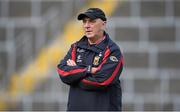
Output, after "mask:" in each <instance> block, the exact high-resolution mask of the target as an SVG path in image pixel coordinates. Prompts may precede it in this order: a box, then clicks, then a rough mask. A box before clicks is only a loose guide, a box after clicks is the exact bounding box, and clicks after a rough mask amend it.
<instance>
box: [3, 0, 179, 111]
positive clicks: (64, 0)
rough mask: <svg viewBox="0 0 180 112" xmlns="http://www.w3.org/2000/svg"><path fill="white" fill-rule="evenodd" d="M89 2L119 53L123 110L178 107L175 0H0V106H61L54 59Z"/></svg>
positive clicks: (78, 32)
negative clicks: (102, 15)
mask: <svg viewBox="0 0 180 112" xmlns="http://www.w3.org/2000/svg"><path fill="white" fill-rule="evenodd" d="M89 7H99V8H102V9H103V10H104V11H105V13H106V15H107V16H108V21H107V32H108V33H109V34H110V35H111V37H112V39H113V40H115V41H116V43H117V44H118V45H119V46H120V48H121V50H122V52H123V54H124V58H125V68H124V71H123V73H122V75H121V77H120V79H121V81H122V89H123V110H125V111H131V110H135V111H146V110H149V111H151V110H159V111H163V110H169V111H171V110H176V111H180V87H179V86H180V0H0V110H28V111H30V110H51V111H53V110H66V104H67V95H68V89H69V88H68V86H67V85H65V84H63V83H62V82H61V80H60V79H59V76H58V74H57V72H56V66H57V64H58V63H59V61H60V60H61V59H62V58H63V56H64V55H65V53H66V52H67V50H68V49H69V47H70V44H71V43H73V42H75V41H77V40H78V39H79V38H80V37H81V36H82V35H83V33H82V26H81V22H79V21H77V19H76V17H77V15H78V13H79V12H82V11H85V10H86V9H87V8H89Z"/></svg>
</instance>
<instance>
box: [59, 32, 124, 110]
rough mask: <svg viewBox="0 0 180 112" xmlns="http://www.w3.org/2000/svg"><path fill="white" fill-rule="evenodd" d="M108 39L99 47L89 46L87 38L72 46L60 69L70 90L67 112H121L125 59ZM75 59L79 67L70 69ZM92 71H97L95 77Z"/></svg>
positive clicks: (61, 76) (107, 37) (60, 74)
mask: <svg viewBox="0 0 180 112" xmlns="http://www.w3.org/2000/svg"><path fill="white" fill-rule="evenodd" d="M104 34H105V36H106V38H105V39H104V40H103V41H102V42H100V43H99V44H97V45H89V44H88V39H87V37H86V36H83V37H82V38H81V39H80V40H79V41H78V42H76V43H74V44H72V45H71V48H70V50H69V51H68V53H67V55H66V56H65V57H64V59H62V60H61V62H60V64H58V66H57V71H58V74H59V76H60V79H61V80H62V81H63V82H64V83H65V84H67V85H69V86H70V90H69V97H68V105H67V110H73V111H80V110H84V111H88V110H90V111H95V110H97V111H100V110H103V111H107V110H121V105H122V98H121V97H122V91H121V85H120V80H119V77H120V74H121V72H122V69H123V63H124V62H123V56H122V54H121V51H120V48H119V47H118V46H117V45H116V44H115V43H114V42H113V41H112V40H111V39H110V37H109V35H108V34H107V33H106V32H104ZM68 59H72V60H74V61H75V62H76V64H77V66H68V65H67V64H66V61H67V60H68ZM91 67H97V68H98V70H97V71H96V73H95V74H91V73H90V69H91Z"/></svg>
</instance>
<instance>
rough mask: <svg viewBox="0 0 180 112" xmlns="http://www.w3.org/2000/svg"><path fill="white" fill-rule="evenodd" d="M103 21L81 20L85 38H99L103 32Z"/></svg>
mask: <svg viewBox="0 0 180 112" xmlns="http://www.w3.org/2000/svg"><path fill="white" fill-rule="evenodd" d="M105 24H106V22H105V21H102V20H101V19H99V18H98V19H90V18H88V17H85V18H84V19H83V29H84V32H85V35H86V36H87V38H93V37H96V36H99V34H100V33H102V32H103V30H104V28H105Z"/></svg>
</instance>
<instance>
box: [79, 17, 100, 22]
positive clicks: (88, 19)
mask: <svg viewBox="0 0 180 112" xmlns="http://www.w3.org/2000/svg"><path fill="white" fill-rule="evenodd" d="M93 20H95V21H99V22H100V21H102V20H101V19H99V18H96V19H92V18H89V17H84V18H83V19H82V21H93Z"/></svg>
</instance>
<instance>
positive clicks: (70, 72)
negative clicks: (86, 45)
mask: <svg viewBox="0 0 180 112" xmlns="http://www.w3.org/2000/svg"><path fill="white" fill-rule="evenodd" d="M75 54H76V47H75V44H73V45H71V48H70V50H69V51H68V53H67V55H66V56H65V57H64V59H62V60H61V62H60V64H58V66H57V72H58V74H59V76H60V79H61V80H62V81H63V82H64V83H66V84H68V85H71V84H73V83H75V82H78V81H79V80H81V79H82V78H84V77H86V75H87V73H86V68H85V67H80V66H78V65H77V66H68V65H67V62H66V61H67V60H68V59H72V60H74V61H75V59H76V57H75Z"/></svg>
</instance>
